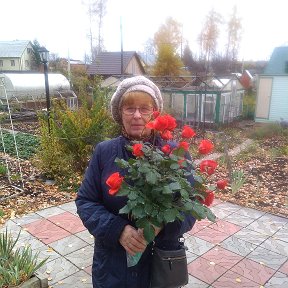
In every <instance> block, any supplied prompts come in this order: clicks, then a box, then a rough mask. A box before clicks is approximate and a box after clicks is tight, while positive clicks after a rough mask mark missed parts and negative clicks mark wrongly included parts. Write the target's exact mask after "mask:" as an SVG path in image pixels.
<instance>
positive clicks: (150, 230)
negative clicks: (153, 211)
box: [143, 224, 155, 243]
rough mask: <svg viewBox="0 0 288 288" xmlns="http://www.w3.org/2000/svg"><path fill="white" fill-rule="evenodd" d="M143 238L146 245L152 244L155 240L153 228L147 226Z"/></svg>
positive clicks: (149, 225)
mask: <svg viewBox="0 0 288 288" xmlns="http://www.w3.org/2000/svg"><path fill="white" fill-rule="evenodd" d="M143 234H144V238H145V239H146V241H147V242H148V243H150V242H152V241H153V240H154V239H155V232H154V228H153V226H152V225H151V224H147V225H146V226H145V227H144V230H143Z"/></svg>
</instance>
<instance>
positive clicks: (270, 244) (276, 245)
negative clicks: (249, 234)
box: [260, 238, 288, 257]
mask: <svg viewBox="0 0 288 288" xmlns="http://www.w3.org/2000/svg"><path fill="white" fill-rule="evenodd" d="M260 246H261V247H264V248H266V249H268V250H271V251H273V252H276V253H278V254H281V255H284V256H286V257H288V245H287V242H284V241H281V240H276V239H273V238H268V239H267V240H265V241H264V242H263V243H262V244H261V245H260Z"/></svg>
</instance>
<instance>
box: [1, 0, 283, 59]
mask: <svg viewBox="0 0 288 288" xmlns="http://www.w3.org/2000/svg"><path fill="white" fill-rule="evenodd" d="M86 1H87V0H86ZM286 2H287V0H274V1H263V0H199V1H196V0H108V2H107V13H106V15H105V17H104V25H103V38H104V46H105V49H106V50H107V51H120V50H121V36H120V35H121V34H120V19H122V34H123V49H124V50H126V51H143V50H144V45H145V42H146V41H147V39H149V38H153V36H154V34H155V32H157V30H158V29H159V27H160V26H161V24H163V23H164V22H165V20H166V18H167V17H168V16H171V17H173V18H174V19H175V20H177V21H178V22H180V23H182V24H183V38H184V39H187V41H188V43H189V46H190V48H191V50H192V52H194V51H195V52H197V49H198V44H197V37H198V35H199V32H200V30H201V28H202V27H203V23H204V22H205V17H206V16H207V14H208V12H209V11H210V10H211V9H212V8H214V10H215V11H216V12H218V13H219V14H221V15H222V16H223V19H224V20H226V21H227V20H228V19H229V17H230V16H231V14H232V11H233V6H234V5H236V6H237V14H238V17H240V19H241V23H242V26H243V36H242V41H241V46H240V52H239V59H240V60H242V59H244V60H251V59H253V60H268V59H269V58H270V56H271V53H272V51H273V49H274V48H275V47H277V46H282V45H288V32H287V24H286V19H287V9H286ZM0 4H1V6H0V7H1V18H0V23H1V29H0V40H2V41H6V40H15V39H18V40H31V41H33V40H34V39H37V40H38V42H39V43H40V44H41V45H43V46H45V47H46V48H47V49H48V50H49V51H50V52H51V53H55V54H58V56H61V57H68V51H69V54H70V58H71V59H80V60H83V59H84V55H85V53H87V54H89V53H90V51H89V40H88V38H87V34H88V31H89V18H88V15H87V12H86V10H87V8H86V7H85V5H83V4H82V1H81V0H45V1H44V0H25V1H24V0H0ZM221 32H222V34H224V33H225V28H224V27H223V29H222V31H221ZM218 50H219V49H218Z"/></svg>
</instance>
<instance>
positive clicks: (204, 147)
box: [198, 139, 214, 154]
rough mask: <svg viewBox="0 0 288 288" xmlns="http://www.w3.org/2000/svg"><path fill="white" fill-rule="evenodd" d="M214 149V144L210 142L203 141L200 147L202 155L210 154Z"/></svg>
mask: <svg viewBox="0 0 288 288" xmlns="http://www.w3.org/2000/svg"><path fill="white" fill-rule="evenodd" d="M213 148H214V145H213V143H212V142H211V141H210V140H205V139H204V140H202V141H201V142H200V144H199V146H198V151H199V153H200V154H208V153H210V152H211V151H212V150H213Z"/></svg>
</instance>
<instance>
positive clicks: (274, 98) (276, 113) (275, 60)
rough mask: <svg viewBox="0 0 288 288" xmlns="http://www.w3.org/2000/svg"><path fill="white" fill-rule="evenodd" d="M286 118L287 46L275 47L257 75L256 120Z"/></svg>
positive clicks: (287, 85)
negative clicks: (265, 64) (261, 71)
mask: <svg viewBox="0 0 288 288" xmlns="http://www.w3.org/2000/svg"><path fill="white" fill-rule="evenodd" d="M283 120H285V121H287V120H288V46H281V47H276V48H275V49H274V51H273V53H272V55H271V58H270V60H269V62H268V64H267V66H266V67H265V70H264V73H263V74H260V75H258V77H257V101H256V112H255V121H256V122H276V121H283Z"/></svg>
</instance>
